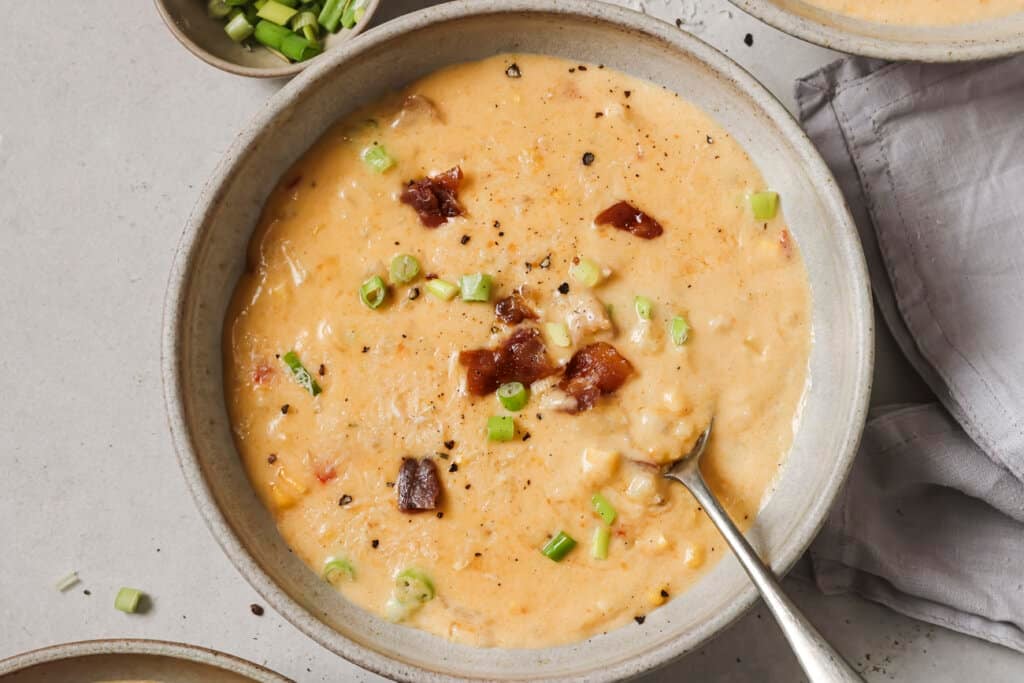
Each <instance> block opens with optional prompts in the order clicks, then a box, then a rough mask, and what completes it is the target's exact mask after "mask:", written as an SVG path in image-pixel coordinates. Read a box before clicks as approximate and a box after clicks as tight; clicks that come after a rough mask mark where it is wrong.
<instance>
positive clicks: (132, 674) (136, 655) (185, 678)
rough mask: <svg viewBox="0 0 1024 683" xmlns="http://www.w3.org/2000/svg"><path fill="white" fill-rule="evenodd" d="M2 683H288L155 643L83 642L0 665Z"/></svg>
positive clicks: (233, 662)
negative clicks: (74, 682)
mask: <svg viewBox="0 0 1024 683" xmlns="http://www.w3.org/2000/svg"><path fill="white" fill-rule="evenodd" d="M0 678H3V681H4V683H68V682H69V681H82V682H92V681H127V680H140V681H141V680H146V681H160V683H254V682H255V683H292V682H291V681H290V679H287V678H285V677H284V676H281V675H280V674H276V673H274V672H273V671H271V670H270V669H265V668H263V667H262V666H259V665H258V664H253V663H252V662H247V661H245V660H244V659H239V658H237V657H232V656H231V655H228V654H224V653H223V652H217V651H215V650H208V649H206V648H204V647H197V646H195V645H185V644H182V643H168V642H164V641H160V640H135V639H116V640H87V641H82V642H78V643H64V644H63V645H54V646H52V647H45V648H42V649H41V650H32V651H31V652H26V653H24V654H20V655H16V656H14V657H10V658H8V659H4V660H0Z"/></svg>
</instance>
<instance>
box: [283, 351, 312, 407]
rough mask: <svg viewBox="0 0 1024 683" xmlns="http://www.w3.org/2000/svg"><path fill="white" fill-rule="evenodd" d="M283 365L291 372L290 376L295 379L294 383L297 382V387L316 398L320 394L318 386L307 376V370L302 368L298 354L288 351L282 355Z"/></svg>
mask: <svg viewBox="0 0 1024 683" xmlns="http://www.w3.org/2000/svg"><path fill="white" fill-rule="evenodd" d="M282 360H284V364H285V365H287V366H288V368H289V369H290V370H291V371H292V376H293V377H295V381H296V382H298V384H299V386H300V387H302V388H303V389H305V390H306V391H308V392H309V393H310V395H312V396H316V395H317V394H319V393H320V391H321V389H320V385H319V384H317V382H316V380H315V379H313V376H312V375H310V374H309V370H307V369H306V368H304V367H303V366H302V361H300V360H299V354H297V353H295V352H294V351H289V352H288V353H286V354H284V358H283V359H282Z"/></svg>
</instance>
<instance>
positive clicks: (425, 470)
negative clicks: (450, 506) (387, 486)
mask: <svg viewBox="0 0 1024 683" xmlns="http://www.w3.org/2000/svg"><path fill="white" fill-rule="evenodd" d="M396 489H397V490H398V509H399V510H401V511H402V512H418V511H420V510H433V509H434V508H436V507H437V501H438V499H439V498H440V497H441V480H440V478H439V477H438V476H437V466H436V465H435V464H434V461H433V460H432V459H430V458H423V459H422V460H416V458H402V467H401V468H400V469H399V470H398V482H397V486H396Z"/></svg>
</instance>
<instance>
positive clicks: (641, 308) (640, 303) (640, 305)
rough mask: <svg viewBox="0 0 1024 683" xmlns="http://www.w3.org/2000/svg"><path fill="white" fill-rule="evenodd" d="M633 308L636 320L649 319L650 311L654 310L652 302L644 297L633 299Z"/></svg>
mask: <svg viewBox="0 0 1024 683" xmlns="http://www.w3.org/2000/svg"><path fill="white" fill-rule="evenodd" d="M633 306H634V308H636V315H637V317H638V318H640V319H641V320H650V319H651V310H652V309H653V308H654V302H652V301H651V300H650V299H648V298H647V297H646V296H637V297H636V298H635V299H633Z"/></svg>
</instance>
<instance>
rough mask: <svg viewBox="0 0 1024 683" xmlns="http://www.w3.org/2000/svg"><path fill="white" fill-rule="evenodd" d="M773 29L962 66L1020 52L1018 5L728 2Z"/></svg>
mask: <svg viewBox="0 0 1024 683" xmlns="http://www.w3.org/2000/svg"><path fill="white" fill-rule="evenodd" d="M732 2H733V4H735V5H736V6H738V7H739V8H741V9H742V10H744V11H746V12H748V13H750V14H752V15H754V16H755V17H757V18H759V19H761V20H762V21H764V22H766V23H768V24H770V25H772V26H774V27H775V28H777V29H779V30H780V31H785V32H786V33H788V34H790V35H793V36H796V37H798V38H802V39H804V40H806V41H809V42H812V43H816V44H818V45H821V46H822V47H827V48H830V49H833V50H839V51H841V52H849V53H851V54H857V55H866V56H869V57H878V58H880V59H890V60H910V61H920V62H963V61H971V60H978V59H992V58H995V57H1003V56H1007V55H1012V54H1016V53H1018V52H1021V51H1024V0H732Z"/></svg>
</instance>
